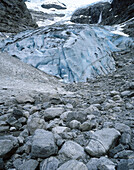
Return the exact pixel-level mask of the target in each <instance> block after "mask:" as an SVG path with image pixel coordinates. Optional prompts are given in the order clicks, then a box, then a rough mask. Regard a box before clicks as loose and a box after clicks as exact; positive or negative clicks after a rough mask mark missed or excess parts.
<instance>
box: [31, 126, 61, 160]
mask: <svg viewBox="0 0 134 170" xmlns="http://www.w3.org/2000/svg"><path fill="white" fill-rule="evenodd" d="M57 149H58V148H57V146H56V144H55V139H54V136H53V133H52V132H49V131H46V130H43V129H37V130H36V131H35V134H34V136H33V142H32V149H31V154H32V157H36V158H47V157H49V156H51V155H53V154H56V153H57Z"/></svg>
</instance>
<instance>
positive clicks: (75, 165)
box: [57, 160, 88, 170]
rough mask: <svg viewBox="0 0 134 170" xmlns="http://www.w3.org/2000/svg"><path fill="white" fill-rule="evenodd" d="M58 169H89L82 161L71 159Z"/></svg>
mask: <svg viewBox="0 0 134 170" xmlns="http://www.w3.org/2000/svg"><path fill="white" fill-rule="evenodd" d="M57 170H88V168H87V167H86V165H85V164H84V163H82V162H79V161H77V160H70V161H68V162H66V163H64V164H63V165H61V166H60V167H59V168H58V169H57Z"/></svg>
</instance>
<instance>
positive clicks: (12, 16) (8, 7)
mask: <svg viewBox="0 0 134 170" xmlns="http://www.w3.org/2000/svg"><path fill="white" fill-rule="evenodd" d="M35 27H37V25H36V23H35V22H34V21H33V20H32V17H31V14H30V12H29V11H28V9H27V7H26V5H25V3H24V1H23V0H19V1H18V0H14V1H12V0H2V1H0V32H10V33H18V32H20V31H24V30H26V29H33V28H35Z"/></svg>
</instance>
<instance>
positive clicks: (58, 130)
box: [52, 126, 70, 134]
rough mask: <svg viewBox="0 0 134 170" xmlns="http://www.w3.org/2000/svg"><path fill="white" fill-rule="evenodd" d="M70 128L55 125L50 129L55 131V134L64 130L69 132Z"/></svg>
mask: <svg viewBox="0 0 134 170" xmlns="http://www.w3.org/2000/svg"><path fill="white" fill-rule="evenodd" d="M69 131H70V129H69V128H68V127H63V126H56V127H54V128H53V129H52V132H53V133H57V134H62V133H64V132H69Z"/></svg>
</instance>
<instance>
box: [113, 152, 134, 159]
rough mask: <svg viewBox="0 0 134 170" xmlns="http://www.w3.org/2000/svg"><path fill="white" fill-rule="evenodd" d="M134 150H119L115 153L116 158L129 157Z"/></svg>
mask: <svg viewBox="0 0 134 170" xmlns="http://www.w3.org/2000/svg"><path fill="white" fill-rule="evenodd" d="M133 153H134V152H133V151H132V150H123V151H121V152H118V153H117V154H116V155H114V158H116V159H117V158H120V159H128V158H129V156H130V155H132V154H133Z"/></svg>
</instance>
